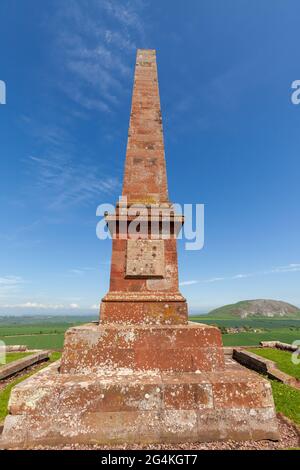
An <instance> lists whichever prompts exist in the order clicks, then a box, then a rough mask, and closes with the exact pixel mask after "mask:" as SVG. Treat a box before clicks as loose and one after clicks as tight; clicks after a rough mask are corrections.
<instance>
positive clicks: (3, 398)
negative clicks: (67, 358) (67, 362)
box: [0, 352, 61, 423]
mask: <svg viewBox="0 0 300 470" xmlns="http://www.w3.org/2000/svg"><path fill="white" fill-rule="evenodd" d="M60 356H61V354H60V353H58V352H54V353H52V354H51V356H50V359H49V361H47V362H46V363H44V364H42V365H41V367H40V368H39V369H38V370H41V369H44V367H47V366H48V365H49V364H51V363H52V362H55V361H57V360H58V359H59V358H60ZM36 372H37V370H35V371H33V372H30V373H29V374H26V375H24V376H23V377H19V378H18V379H16V380H14V381H13V382H11V383H10V384H9V385H7V387H5V388H4V389H3V390H0V423H2V422H3V420H4V418H5V416H6V415H7V414H8V410H7V405H8V401H9V397H10V393H11V390H12V389H13V387H15V385H17V384H19V383H20V382H23V380H25V379H28V377H30V376H31V375H33V374H36Z"/></svg>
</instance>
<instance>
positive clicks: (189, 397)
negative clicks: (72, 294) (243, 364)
mask: <svg viewBox="0 0 300 470" xmlns="http://www.w3.org/2000/svg"><path fill="white" fill-rule="evenodd" d="M9 411H10V415H9V416H8V417H7V418H6V421H5V427H4V434H3V439H2V443H1V446H4V447H5V446H8V447H13V446H21V447H22V446H23V447H30V446H32V445H37V444H48V445H49V444H50V445H51V444H52V445H56V444H62V443H74V442H75V443H78V442H79V443H88V444H118V443H127V444H130V443H141V444H147V443H160V442H170V443H176V442H195V441H200V442H201V441H202V442H204V441H211V440H226V439H235V440H248V439H256V440H259V439H277V423H276V416H275V412H274V405H273V399H272V393H271V387H270V384H269V382H268V381H266V380H265V379H262V378H260V377H258V376H257V375H256V374H254V373H253V372H249V371H247V370H246V369H236V370H233V369H231V368H230V369H223V370H220V371H211V372H199V371H198V372H167V371H166V372H159V371H157V370H148V371H146V372H142V371H132V370H131V371H130V370H129V369H123V370H122V369H119V370H116V371H113V369H110V370H109V369H106V370H105V371H102V372H98V373H91V372H89V373H88V374H80V373H77V372H76V374H73V373H68V374H66V373H63V374H62V373H59V372H58V369H57V365H56V364H53V365H51V366H49V367H48V368H47V369H45V370H43V371H41V372H40V373H38V374H36V375H35V376H33V377H32V378H30V379H28V380H26V381H24V382H23V383H21V384H19V385H18V386H17V387H15V389H14V392H13V394H12V396H11V399H10V403H9Z"/></svg>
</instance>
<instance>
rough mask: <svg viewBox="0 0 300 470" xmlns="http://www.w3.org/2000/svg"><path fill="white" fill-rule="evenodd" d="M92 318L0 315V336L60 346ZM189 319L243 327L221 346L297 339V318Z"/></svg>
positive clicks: (33, 344) (37, 345)
mask: <svg viewBox="0 0 300 470" xmlns="http://www.w3.org/2000/svg"><path fill="white" fill-rule="evenodd" d="M91 320H95V317H82V316H81V317H79V316H78V317H58V316H56V317H54V316H53V317H50V316H47V317H1V318H0V340H2V341H4V342H5V343H6V344H8V345H12V344H25V345H27V346H28V348H32V349H62V347H63V341H64V333H65V331H66V330H67V329H68V328H70V327H71V326H74V325H80V324H83V323H87V322H89V321H91ZM190 320H191V321H197V322H200V323H207V324H210V325H217V326H218V327H220V328H221V329H222V332H223V333H224V331H225V328H241V329H243V328H244V329H246V330H247V331H242V332H237V333H224V334H223V343H224V345H225V346H256V345H258V344H259V342H260V341H271V340H279V341H283V342H286V343H292V342H293V341H294V340H297V339H300V320H299V319H291V318H286V319H284V318H272V319H268V318H263V319H260V318H259V319H258V318H255V319H254V318H250V319H249V318H248V319H239V318H236V319H227V320H226V319H224V318H220V319H218V318H213V319H211V318H210V317H209V316H207V315H199V316H192V317H190Z"/></svg>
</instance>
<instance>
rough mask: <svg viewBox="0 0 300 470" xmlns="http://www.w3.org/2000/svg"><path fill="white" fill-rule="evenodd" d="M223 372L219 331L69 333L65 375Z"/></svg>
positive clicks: (101, 329) (125, 328)
mask: <svg viewBox="0 0 300 470" xmlns="http://www.w3.org/2000/svg"><path fill="white" fill-rule="evenodd" d="M222 368H224V353H223V347H222V339H221V334H220V331H219V329H218V328H215V327H212V326H207V325H200V324H197V323H189V324H187V325H172V326H167V325H155V326H151V327H149V326H148V325H101V326H97V325H94V324H91V325H85V326H79V327H75V328H71V329H69V330H68V331H67V332H66V336H65V347H64V354H63V358H62V364H61V373H63V374H65V373H72V374H74V373H75V374H82V373H85V374H86V373H89V372H101V371H105V370H113V371H117V370H119V369H125V370H131V371H151V370H158V371H171V372H172V371H176V372H177V371H178V372H185V371H186V372H195V371H200V370H201V371H213V370H221V369H222Z"/></svg>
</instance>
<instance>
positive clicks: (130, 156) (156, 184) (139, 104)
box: [123, 49, 168, 204]
mask: <svg viewBox="0 0 300 470" xmlns="http://www.w3.org/2000/svg"><path fill="white" fill-rule="evenodd" d="M123 196H126V197H127V199H128V201H129V202H138V203H145V204H147V203H149V204H151V203H160V202H168V188H167V175H166V162H165V152H164V139H163V129H162V118H161V108H160V99H159V89H158V79H157V65H156V54H155V50H153V49H150V50H148V49H138V50H137V54H136V65H135V74H134V86H133V95H132V105H131V114H130V124H129V132H128V142H127V151H126V162H125V173H124V184H123Z"/></svg>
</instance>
